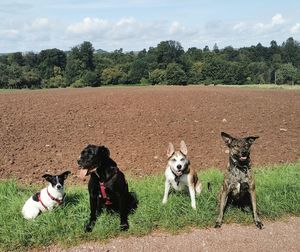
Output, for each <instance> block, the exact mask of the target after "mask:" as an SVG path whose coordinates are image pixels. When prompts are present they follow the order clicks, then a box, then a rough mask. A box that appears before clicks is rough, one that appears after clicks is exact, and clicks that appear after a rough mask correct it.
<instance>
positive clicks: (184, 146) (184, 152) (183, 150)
mask: <svg viewBox="0 0 300 252" xmlns="http://www.w3.org/2000/svg"><path fill="white" fill-rule="evenodd" d="M180 151H181V153H182V154H183V155H185V156H186V155H187V153H188V150H187V147H186V144H185V142H184V141H183V140H181V142H180Z"/></svg>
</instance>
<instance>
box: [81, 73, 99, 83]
mask: <svg viewBox="0 0 300 252" xmlns="http://www.w3.org/2000/svg"><path fill="white" fill-rule="evenodd" d="M82 81H83V83H85V85H86V86H90V87H99V86H100V77H99V75H98V74H97V73H96V72H95V71H87V72H86V73H85V74H84V75H83V76H82Z"/></svg>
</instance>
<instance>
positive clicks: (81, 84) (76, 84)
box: [71, 79, 86, 88]
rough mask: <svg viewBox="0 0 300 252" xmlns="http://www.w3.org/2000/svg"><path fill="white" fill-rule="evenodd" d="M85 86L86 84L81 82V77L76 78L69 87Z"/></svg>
mask: <svg viewBox="0 0 300 252" xmlns="http://www.w3.org/2000/svg"><path fill="white" fill-rule="evenodd" d="M85 86H86V85H85V83H84V82H83V80H82V79H78V80H76V81H75V82H74V83H72V84H71V87H72V88H83V87H85Z"/></svg>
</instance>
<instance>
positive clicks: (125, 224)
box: [120, 223, 129, 231]
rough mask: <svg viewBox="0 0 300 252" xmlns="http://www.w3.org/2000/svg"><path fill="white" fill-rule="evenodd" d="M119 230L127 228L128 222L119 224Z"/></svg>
mask: <svg viewBox="0 0 300 252" xmlns="http://www.w3.org/2000/svg"><path fill="white" fill-rule="evenodd" d="M120 229H121V231H127V230H128V229H129V225H128V223H123V224H121V225H120Z"/></svg>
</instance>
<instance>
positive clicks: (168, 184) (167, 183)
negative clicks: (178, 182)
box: [162, 179, 171, 204]
mask: <svg viewBox="0 0 300 252" xmlns="http://www.w3.org/2000/svg"><path fill="white" fill-rule="evenodd" d="M170 186H171V185H170V182H169V181H168V180H167V179H166V182H165V194H164V198H163V201H162V203H163V204H166V203H167V201H168V195H169V191H170Z"/></svg>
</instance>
